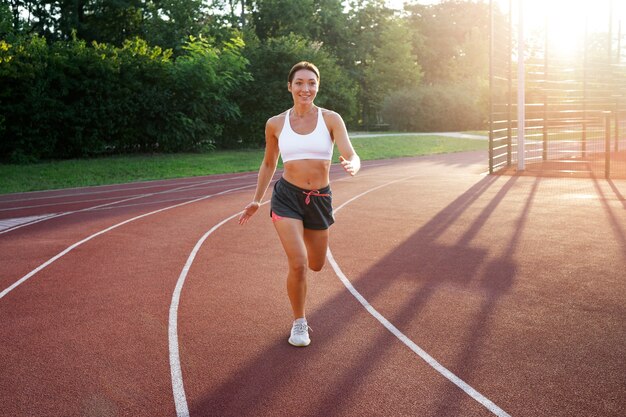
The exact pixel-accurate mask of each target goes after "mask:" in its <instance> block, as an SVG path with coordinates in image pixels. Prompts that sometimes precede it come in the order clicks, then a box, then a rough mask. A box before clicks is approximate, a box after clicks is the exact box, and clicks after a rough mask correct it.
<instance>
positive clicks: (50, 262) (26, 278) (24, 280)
mask: <svg viewBox="0 0 626 417" xmlns="http://www.w3.org/2000/svg"><path fill="white" fill-rule="evenodd" d="M254 186H256V184H250V185H246V186H243V187H237V188H231V189H228V190H225V191H222V192H219V193H216V194H210V195H205V196H202V197H200V198H196V199H194V200H191V201H186V202H184V203H180V204H175V205H173V206H168V207H164V208H161V209H158V210H154V211H151V212H149V213H144V214H142V215H140V216H135V217H133V218H130V219H127V220H124V221H123V222H120V223H117V224H114V225H113V226H110V227H107V228H106V229H103V230H101V231H99V232H97V233H94V234H92V235H90V236H87V237H86V238H84V239H83V240H81V241H79V242H76V243H74V244H73V245H71V246H69V247H67V248H66V249H65V250H63V251H62V252H59V253H58V254H57V255H55V256H53V257H52V258H50V259H48V260H47V261H46V262H44V263H42V264H41V265H39V266H38V267H37V268H35V269H33V270H32V271H30V272H29V273H28V274H26V275H24V276H23V277H22V278H20V279H19V280H17V281H16V282H14V283H13V284H12V285H11V286H9V287H7V288H5V289H4V290H3V291H2V292H0V300H1V299H2V298H4V296H6V295H7V294H8V293H10V292H11V291H13V290H14V289H15V288H17V287H18V286H20V285H21V284H23V283H24V282H26V281H27V280H28V279H30V278H32V277H33V275H35V274H36V273H37V272H39V271H41V270H42V269H44V268H45V267H47V266H48V265H50V264H52V263H53V262H55V261H56V260H58V259H59V258H61V257H63V256H65V255H66V254H68V253H69V252H71V251H72V250H74V249H76V248H77V247H79V246H80V245H82V244H83V243H86V242H88V241H90V240H91V239H93V238H95V237H97V236H100V235H102V234H105V233H107V232H110V231H111V230H113V229H117V228H118V227H120V226H123V225H125V224H127V223H130V222H133V221H135V220H139V219H142V218H144V217H148V216H150V215H152V214H156V213H160V212H162V211H166V210H169V209H173V208H176V207H182V206H184V205H187V204H191V203H195V202H198V201H201V200H206V199H207V198H211V197H216V196H219V195H222V194H227V193H230V192H233V191H237V190H241V189H244V188H250V187H254ZM12 230H14V229H12Z"/></svg>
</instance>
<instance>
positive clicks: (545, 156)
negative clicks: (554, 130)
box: [541, 14, 549, 161]
mask: <svg viewBox="0 0 626 417" xmlns="http://www.w3.org/2000/svg"><path fill="white" fill-rule="evenodd" d="M544 37H545V39H544V41H545V45H544V53H543V79H544V86H546V87H547V86H548V51H549V37H548V15H547V14H546V22H545V30H544ZM542 133H543V149H542V151H543V152H542V153H541V156H542V158H541V159H542V160H543V161H546V160H548V93H546V92H545V91H544V93H543V128H542Z"/></svg>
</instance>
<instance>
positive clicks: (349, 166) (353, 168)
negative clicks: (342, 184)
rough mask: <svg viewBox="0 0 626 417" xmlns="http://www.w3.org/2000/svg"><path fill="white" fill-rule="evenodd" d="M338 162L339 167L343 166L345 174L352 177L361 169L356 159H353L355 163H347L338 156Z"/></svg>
mask: <svg viewBox="0 0 626 417" xmlns="http://www.w3.org/2000/svg"><path fill="white" fill-rule="evenodd" d="M339 162H340V163H341V166H343V169H345V170H346V172H347V173H348V174H350V175H352V176H353V177H354V176H355V175H356V173H357V172H359V169H360V168H361V162H360V161H359V159H357V158H355V161H348V160H347V159H346V158H344V157H343V156H340V157H339Z"/></svg>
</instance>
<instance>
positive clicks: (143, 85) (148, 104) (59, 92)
mask: <svg viewBox="0 0 626 417" xmlns="http://www.w3.org/2000/svg"><path fill="white" fill-rule="evenodd" d="M242 48H243V42H242V40H241V39H239V38H236V39H232V40H231V41H230V42H228V43H226V44H224V45H221V46H219V47H217V46H215V45H213V44H212V43H211V42H210V41H209V40H207V39H202V38H200V39H197V38H190V39H189V41H188V42H187V43H186V44H185V46H184V49H185V53H184V54H183V55H181V56H179V57H178V58H176V59H173V58H172V55H171V51H169V50H168V51H163V50H161V48H159V47H150V46H148V45H147V44H146V42H145V41H143V40H141V39H134V40H132V41H126V42H125V43H124V45H123V46H122V47H120V48H116V47H112V46H110V45H106V44H95V43H94V44H93V45H89V46H88V45H86V44H85V42H83V41H80V40H77V39H73V40H70V41H67V42H53V43H50V44H48V43H47V42H46V40H45V39H43V38H41V37H36V36H35V37H30V38H25V37H21V38H19V37H18V38H16V40H15V41H14V42H12V43H8V42H7V41H0V85H2V89H1V90H0V115H2V117H0V159H2V160H10V161H12V162H29V161H34V160H38V159H43V158H45V159H48V158H70V157H83V156H91V155H98V154H104V153H129V152H179V151H194V150H201V149H207V148H209V149H210V148H213V147H214V146H215V144H216V143H217V142H219V141H220V139H221V136H222V134H223V130H224V126H225V125H226V123H228V122H229V121H232V120H234V119H238V118H239V116H240V111H239V107H238V105H237V103H236V102H235V101H234V99H233V92H234V91H236V90H237V89H238V88H239V87H240V86H241V85H242V84H243V83H244V82H246V81H248V80H250V74H249V73H248V72H247V71H246V65H247V60H246V59H245V58H244V57H243V56H242V54H241V51H242Z"/></svg>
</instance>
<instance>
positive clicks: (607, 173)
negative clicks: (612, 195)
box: [603, 111, 611, 179]
mask: <svg viewBox="0 0 626 417" xmlns="http://www.w3.org/2000/svg"><path fill="white" fill-rule="evenodd" d="M603 113H604V177H605V178H606V179H609V178H611V112H610V111H605V112H603Z"/></svg>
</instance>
